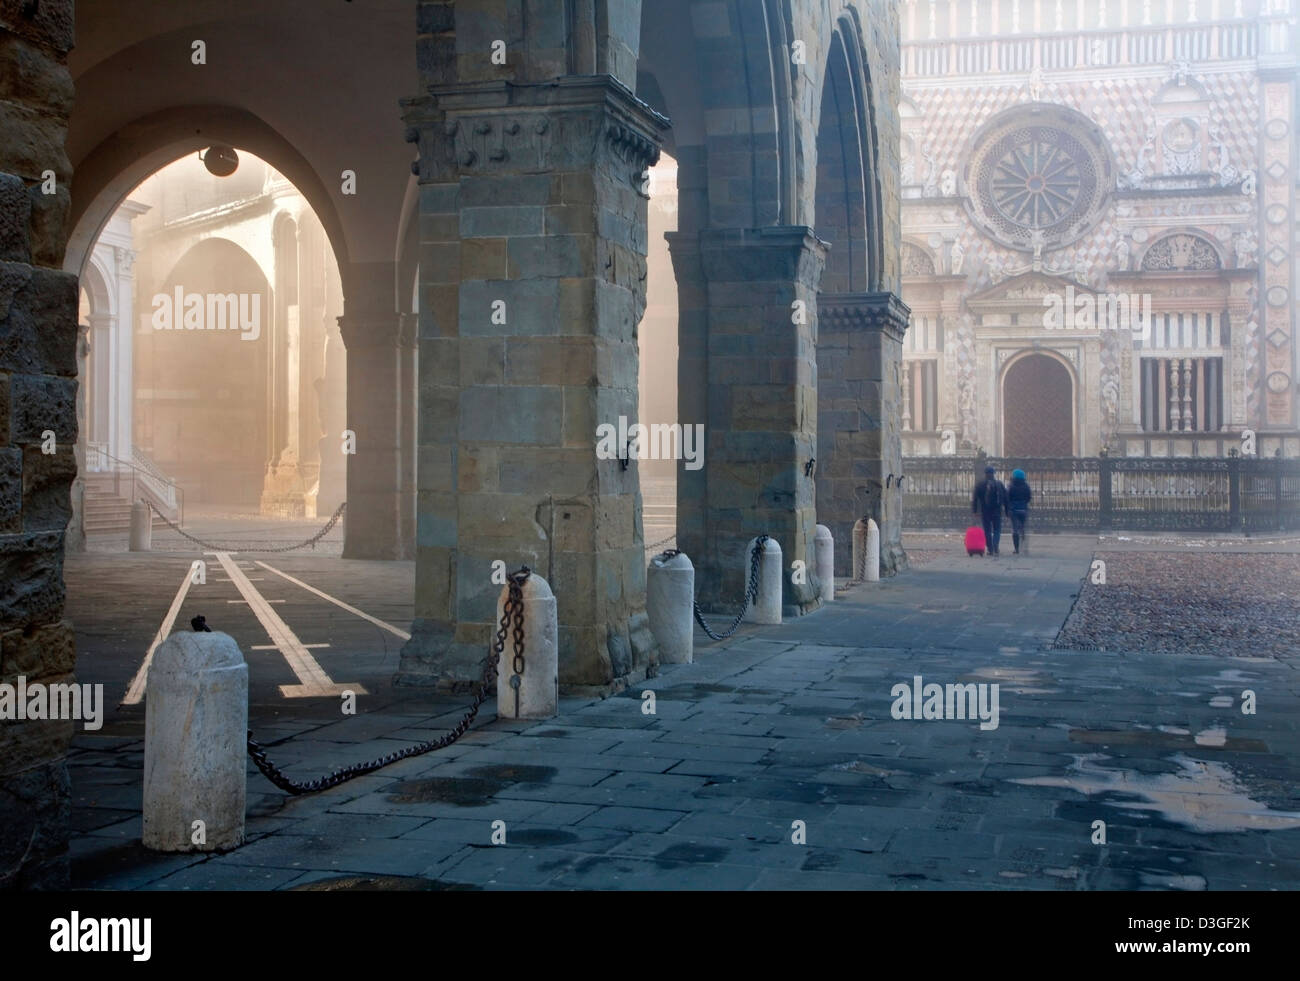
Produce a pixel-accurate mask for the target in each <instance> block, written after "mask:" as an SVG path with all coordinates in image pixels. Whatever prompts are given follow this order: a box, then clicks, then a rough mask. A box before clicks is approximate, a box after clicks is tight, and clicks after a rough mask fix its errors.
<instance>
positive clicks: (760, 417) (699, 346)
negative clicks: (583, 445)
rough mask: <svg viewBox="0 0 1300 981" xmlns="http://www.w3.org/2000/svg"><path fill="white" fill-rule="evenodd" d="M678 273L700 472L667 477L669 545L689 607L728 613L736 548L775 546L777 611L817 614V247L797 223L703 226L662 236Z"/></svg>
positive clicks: (683, 387)
mask: <svg viewBox="0 0 1300 981" xmlns="http://www.w3.org/2000/svg"><path fill="white" fill-rule="evenodd" d="M669 246H670V249H671V251H672V256H673V265H674V268H675V269H676V272H677V283H678V294H679V297H680V304H681V319H680V321H679V327H678V331H679V333H678V357H679V361H678V406H679V412H678V416H679V418H680V419H681V422H682V424H683V426H685V425H687V424H694V423H703V424H704V427H705V429H704V432H705V452H704V466H703V468H702V469H701V470H697V471H694V472H692V471H688V470H685V468H684V467H679V469H678V484H677V542H678V547H679V548H681V549H682V550H683V551H685V552H686V553H687V554H688V555H689V556H690V557H691V561H692V562H693V563H695V569H696V572H695V586H696V593H697V597H698V599H699V602H700V605H701V606H702V607H703V608H704V609H706V610H711V611H714V612H732V611H734V610H735V609H736V607H737V605H738V604H739V603H740V601H741V598H742V596H743V592H744V587H745V583H744V582H743V581H741V580H740V579H739V578H737V576H736V570H737V569H740V568H743V567H744V566H745V559H744V553H745V549H746V543H747V542H749V541H750V540H751V539H752V538H754V536H756V535H760V534H767V535H770V536H772V537H773V538H775V539H776V540H777V542H778V543H780V545H781V550H782V553H783V554H784V556H785V566H784V569H783V570H782V578H783V583H784V585H783V588H782V606H783V607H784V612H785V614H786V615H787V616H797V615H799V614H801V613H805V612H808V611H809V610H811V609H814V608H816V607H817V606H818V605H820V600H819V598H818V595H817V591H816V590H815V589H814V587H813V584H812V583H811V582H810V581H807V582H804V583H801V584H795V583H793V582H792V581H791V573H790V566H791V563H793V562H794V561H795V560H796V559H802V560H803V561H804V562H805V563H806V564H807V567H808V568H810V569H811V568H813V567H814V565H813V563H814V554H813V534H814V530H815V526H816V523H817V522H816V515H815V513H814V507H813V504H814V494H813V486H814V485H813V478H812V477H811V476H809V475H808V474H807V473H806V469H807V467H808V464H809V462H810V461H812V460H813V458H814V457H815V455H816V441H817V361H816V343H817V287H818V284H819V283H820V281H821V273H822V269H823V267H824V264H825V259H826V245H825V243H823V242H821V241H819V240H818V239H817V238H816V237H815V236H814V235H813V234H812V231H811V229H808V228H806V227H804V226H771V227H766V228H752V229H710V230H706V231H703V232H701V233H700V234H698V235H691V234H688V233H678V234H676V235H671V236H669Z"/></svg>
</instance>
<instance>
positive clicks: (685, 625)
mask: <svg viewBox="0 0 1300 981" xmlns="http://www.w3.org/2000/svg"><path fill="white" fill-rule="evenodd" d="M645 608H646V615H647V616H648V617H649V618H650V632H651V633H652V634H654V636H655V640H656V641H657V642H658V643H659V660H660V662H661V663H663V664H690V663H691V661H693V660H694V659H695V623H694V611H695V566H693V565H691V560H690V559H688V558H687V557H686V553H685V552H678V553H677V554H676V555H674V556H673V557H672V558H667V559H666V558H664V557H663V556H662V555H656V556H655V557H654V558H653V559H651V560H650V566H649V568H647V569H646V586H645Z"/></svg>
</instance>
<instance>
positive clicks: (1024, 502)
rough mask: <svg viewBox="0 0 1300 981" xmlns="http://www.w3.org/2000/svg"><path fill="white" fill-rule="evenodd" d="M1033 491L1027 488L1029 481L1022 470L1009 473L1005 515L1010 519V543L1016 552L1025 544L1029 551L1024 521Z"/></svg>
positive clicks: (1027, 516) (1026, 550)
mask: <svg viewBox="0 0 1300 981" xmlns="http://www.w3.org/2000/svg"><path fill="white" fill-rule="evenodd" d="M1033 498H1034V492H1033V491H1032V490H1030V488H1029V481H1028V480H1026V479H1025V472H1024V471H1023V470H1015V471H1012V473H1011V486H1010V487H1008V488H1007V517H1008V518H1010V519H1011V544H1012V545H1014V546H1015V549H1016V554H1017V555H1019V554H1020V546H1021V545H1022V544H1023V545H1024V546H1025V552H1026V553H1028V552H1029V542H1028V540H1027V538H1026V535H1025V521H1027V520H1028V518H1029V502H1030V501H1031V500H1033Z"/></svg>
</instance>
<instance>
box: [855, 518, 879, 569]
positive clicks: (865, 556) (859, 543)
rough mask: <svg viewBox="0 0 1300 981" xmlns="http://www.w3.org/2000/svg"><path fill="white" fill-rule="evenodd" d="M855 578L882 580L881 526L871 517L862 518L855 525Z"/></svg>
mask: <svg viewBox="0 0 1300 981" xmlns="http://www.w3.org/2000/svg"><path fill="white" fill-rule="evenodd" d="M853 578H854V579H857V580H859V581H861V582H879V581H880V526H879V525H877V524H876V522H875V521H874V520H873V519H871V518H861V519H859V520H858V522H857V523H856V524H855V525H854V526H853Z"/></svg>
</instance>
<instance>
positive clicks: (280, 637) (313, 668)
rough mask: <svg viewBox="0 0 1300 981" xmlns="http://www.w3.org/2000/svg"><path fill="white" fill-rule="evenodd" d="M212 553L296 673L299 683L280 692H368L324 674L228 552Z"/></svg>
mask: <svg viewBox="0 0 1300 981" xmlns="http://www.w3.org/2000/svg"><path fill="white" fill-rule="evenodd" d="M215 554H216V556H217V561H218V562H220V563H221V568H223V569H225V570H226V575H228V576H229V577H230V578H231V581H232V582H234V584H235V588H236V589H238V590H239V592H240V594H241V595H242V596H243V597H244V599H246V600H248V608H249V609H250V610H252V611H253V615H254V616H256V617H257V619H258V620H259V621H260V622H261V624H262V626H263V627H264V628H265V629H266V632H267V634H268V635H269V636H270V638H271V642H272V643H273V644H275V646H276V648H277V649H278V650H279V651H280V653H281V654H283V655H284V659H285V660H286V661H287V662H288V663H289V669H290V670H291V671H293V673H294V674H295V675H297V676H298V681H299V684H296V685H281V686H280V694H282V695H284V696H285V698H311V697H313V696H320V695H339V694H342V693H343V692H344V691H351V692H355V693H356V694H358V695H365V694H367V692H366V690H365V688H363V687H362V686H361V685H356V684H348V685H340V684H337V683H335V682H334V681H333V680H332V679H331V678H330V676H329V675H327V674H326V673H325V669H324V668H322V667H321V666H320V664H319V663H318V662H317V661H316V659H315V658H314V657H312V656H311V654H310V653H309V652H308V651H307V648H306V647H304V646H303V643H302V641H300V640H299V639H298V636H297V634H295V633H294V632H293V631H292V630H291V629H290V628H289V625H288V624H287V623H285V622H284V621H283V620H281V619H280V615H279V614H278V613H276V612H275V610H273V609H271V605H270V604H269V603H268V602H267V601H266V600H265V598H263V596H262V594H261V593H259V592H258V591H257V587H256V586H254V585H253V584H252V583H251V582H249V581H248V577H247V576H245V575H244V573H243V571H242V570H241V569H240V568H239V567H238V566H236V565H235V563H234V562H232V561H231V559H230V555H229V554H228V553H226V552H217V553H215Z"/></svg>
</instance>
